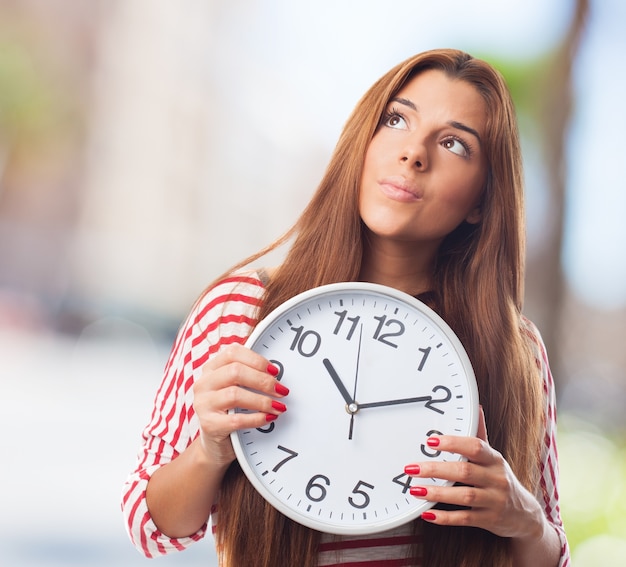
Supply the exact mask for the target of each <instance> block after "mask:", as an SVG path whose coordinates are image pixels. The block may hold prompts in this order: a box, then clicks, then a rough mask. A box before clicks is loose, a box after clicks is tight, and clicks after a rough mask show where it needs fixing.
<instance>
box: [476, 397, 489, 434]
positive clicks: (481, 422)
mask: <svg viewBox="0 0 626 567" xmlns="http://www.w3.org/2000/svg"><path fill="white" fill-rule="evenodd" d="M478 409H479V410H480V411H479V412H478V432H477V433H476V437H478V438H479V439H482V440H483V441H484V442H485V443H489V437H488V436H487V423H486V422H485V412H484V411H483V406H478Z"/></svg>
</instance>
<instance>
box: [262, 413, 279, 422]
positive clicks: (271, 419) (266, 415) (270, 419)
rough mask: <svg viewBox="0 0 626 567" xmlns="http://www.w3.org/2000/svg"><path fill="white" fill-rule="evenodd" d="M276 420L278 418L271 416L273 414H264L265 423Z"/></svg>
mask: <svg viewBox="0 0 626 567" xmlns="http://www.w3.org/2000/svg"><path fill="white" fill-rule="evenodd" d="M277 418H278V416H277V415H275V414H273V413H267V414H265V421H267V422H270V421H274V420H275V419H277Z"/></svg>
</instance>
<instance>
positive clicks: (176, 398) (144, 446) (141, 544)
mask: <svg viewBox="0 0 626 567" xmlns="http://www.w3.org/2000/svg"><path fill="white" fill-rule="evenodd" d="M263 292H264V287H263V284H262V283H261V281H260V279H259V278H258V277H257V275H256V274H251V273H248V274H236V275H233V276H231V277H229V278H226V279H224V280H222V281H220V282H219V283H218V284H217V285H215V286H214V287H212V288H211V289H210V290H209V291H208V292H207V293H206V294H204V295H203V296H202V297H201V298H200V299H199V300H198V302H197V303H196V305H195V307H194V309H193V310H192V311H191V313H190V314H189V316H188V317H187V319H186V321H185V322H184V323H183V325H182V326H181V328H180V330H179V332H178V336H177V337H176V340H175V341H174V345H173V347H172V351H171V353H170V357H169V359H168V361H167V364H166V367H165V370H164V375H163V379H162V381H161V384H160V386H159V388H158V390H157V393H156V396H155V400H154V406H153V409H152V415H151V416H150V419H149V422H148V424H147V426H146V427H145V429H144V431H143V434H142V443H141V446H140V449H139V452H138V455H137V461H136V466H135V469H134V470H133V471H132V472H131V474H130V475H129V477H128V478H127V480H126V482H125V484H124V487H123V491H122V512H123V514H124V519H125V523H126V529H127V531H128V534H129V536H130V539H131V541H132V542H133V544H134V545H135V547H136V548H137V549H138V550H139V551H140V552H142V553H143V554H144V555H145V556H146V557H156V556H160V555H165V554H168V553H171V552H173V551H180V550H183V549H186V548H187V547H189V546H190V545H191V544H192V543H193V542H195V541H197V540H199V539H201V538H202V537H204V535H205V533H206V529H207V527H206V525H204V526H203V527H202V528H201V529H200V530H199V531H198V532H196V533H195V534H191V535H190V536H189V537H186V538H178V539H173V538H170V537H168V536H166V535H165V534H163V533H161V532H160V531H159V529H158V528H157V527H156V525H155V524H154V522H153V521H152V518H151V516H150V511H149V510H148V507H147V505H146V487H147V485H148V481H149V480H150V477H151V476H152V474H153V473H154V471H155V470H157V469H158V468H159V467H161V466H163V465H166V464H167V463H169V462H170V461H172V460H173V459H175V458H176V457H177V456H178V455H179V454H180V453H182V452H183V451H184V450H185V449H186V448H187V447H188V446H189V444H190V443H191V442H192V441H193V440H194V439H195V438H196V437H197V435H198V432H199V425H198V421H197V418H196V416H195V414H194V410H193V384H194V381H195V380H196V379H197V378H198V377H199V375H200V373H201V370H202V366H203V365H204V363H205V362H206V361H207V360H208V359H209V358H210V357H211V356H213V355H214V354H215V353H217V352H219V350H220V349H221V348H223V347H224V346H226V345H229V344H233V343H240V344H243V343H244V342H245V341H246V339H247V337H248V335H249V334H250V332H251V330H252V328H253V327H254V325H255V322H256V321H255V319H254V317H255V313H256V310H257V308H258V306H259V305H260V302H261V297H262V295H263Z"/></svg>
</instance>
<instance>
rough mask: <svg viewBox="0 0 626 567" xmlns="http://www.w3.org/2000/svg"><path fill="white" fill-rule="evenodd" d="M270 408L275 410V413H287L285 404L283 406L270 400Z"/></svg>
mask: <svg viewBox="0 0 626 567" xmlns="http://www.w3.org/2000/svg"><path fill="white" fill-rule="evenodd" d="M272 407H273V408H274V409H275V410H276V411H280V412H283V411H287V406H286V405H285V404H283V403H282V402H279V401H277V400H272Z"/></svg>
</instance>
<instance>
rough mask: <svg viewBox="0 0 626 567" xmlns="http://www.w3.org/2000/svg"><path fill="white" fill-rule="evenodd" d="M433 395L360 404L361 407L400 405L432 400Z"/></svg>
mask: <svg viewBox="0 0 626 567" xmlns="http://www.w3.org/2000/svg"><path fill="white" fill-rule="evenodd" d="M431 400H432V396H419V397H416V398H401V399H398V400H386V401H384V402H369V403H367V404H359V409H367V408H380V407H384V406H399V405H401V404H413V403H416V402H430V401H431Z"/></svg>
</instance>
